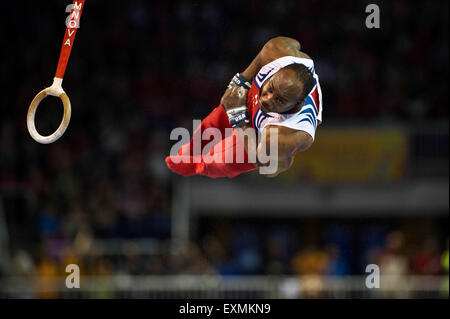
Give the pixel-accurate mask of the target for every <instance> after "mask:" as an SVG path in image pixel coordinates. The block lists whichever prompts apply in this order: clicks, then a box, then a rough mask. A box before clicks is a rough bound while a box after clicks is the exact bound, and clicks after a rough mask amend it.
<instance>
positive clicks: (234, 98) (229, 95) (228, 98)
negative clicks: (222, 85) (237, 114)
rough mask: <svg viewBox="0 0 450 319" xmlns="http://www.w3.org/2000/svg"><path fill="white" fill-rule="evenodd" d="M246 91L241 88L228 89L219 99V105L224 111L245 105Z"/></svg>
mask: <svg viewBox="0 0 450 319" xmlns="http://www.w3.org/2000/svg"><path fill="white" fill-rule="evenodd" d="M247 96H248V90H247V89H246V88H244V87H242V86H232V87H229V88H228V89H227V90H226V91H225V94H224V95H223V96H222V98H221V99H220V104H221V105H222V107H223V108H224V109H225V111H228V110H231V109H233V108H236V107H239V106H245V105H246V104H247Z"/></svg>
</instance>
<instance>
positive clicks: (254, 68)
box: [241, 36, 310, 81]
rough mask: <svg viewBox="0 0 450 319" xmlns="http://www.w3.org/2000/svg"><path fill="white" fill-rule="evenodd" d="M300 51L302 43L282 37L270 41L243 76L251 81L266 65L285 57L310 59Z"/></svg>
mask: <svg viewBox="0 0 450 319" xmlns="http://www.w3.org/2000/svg"><path fill="white" fill-rule="evenodd" d="M300 49H301V46H300V43H299V42H298V41H297V40H295V39H292V38H288V37H281V36H280V37H276V38H273V39H270V40H269V41H267V42H266V44H264V46H263V48H262V49H261V51H260V52H259V53H258V55H257V56H256V57H255V58H254V59H253V61H252V63H250V65H249V66H248V68H247V69H245V71H244V72H242V73H241V75H242V76H243V77H244V78H246V79H248V80H250V81H251V79H253V78H254V77H255V76H256V74H258V72H259V70H260V69H261V68H262V67H263V66H264V65H266V64H267V63H270V62H272V61H274V60H276V59H279V58H281V57H284V56H295V57H300V58H308V59H310V57H309V56H308V55H307V54H305V53H303V52H301V51H300Z"/></svg>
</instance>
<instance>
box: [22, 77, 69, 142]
mask: <svg viewBox="0 0 450 319" xmlns="http://www.w3.org/2000/svg"><path fill="white" fill-rule="evenodd" d="M61 83H62V79H60V78H56V77H55V78H54V79H53V84H52V86H50V87H48V88H45V89H43V90H42V91H41V92H39V93H38V94H37V95H36V96H35V97H34V99H33V101H32V102H31V104H30V107H29V108H28V114H27V127H28V131H29V132H30V135H31V137H32V138H33V139H34V140H35V141H36V142H38V143H41V144H50V143H53V142H54V141H56V140H57V139H59V138H60V137H61V136H62V135H63V134H64V132H65V131H66V129H67V127H68V126H69V122H70V116H71V114H72V108H71V105H70V99H69V96H67V94H66V93H65V92H64V90H63V89H62V86H61ZM49 95H52V96H56V97H59V98H60V99H61V101H62V102H63V105H64V115H63V118H62V120H61V124H59V127H58V128H57V129H56V131H55V132H54V133H53V134H51V135H47V136H42V135H41V134H39V133H38V132H37V130H36V126H35V115H36V110H37V108H38V106H39V103H41V102H42V100H43V99H45V98H46V97H47V96H49Z"/></svg>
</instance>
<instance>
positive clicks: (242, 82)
mask: <svg viewBox="0 0 450 319" xmlns="http://www.w3.org/2000/svg"><path fill="white" fill-rule="evenodd" d="M233 86H242V87H243V88H245V89H247V90H250V88H251V87H252V84H251V83H250V82H249V81H248V80H247V79H246V78H244V77H243V76H242V75H241V74H240V73H236V74H235V75H234V76H233V78H232V79H231V81H230V83H229V84H228V88H231V87H233Z"/></svg>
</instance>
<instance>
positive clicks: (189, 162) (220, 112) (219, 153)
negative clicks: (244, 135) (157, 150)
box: [166, 103, 256, 178]
mask: <svg viewBox="0 0 450 319" xmlns="http://www.w3.org/2000/svg"><path fill="white" fill-rule="evenodd" d="M248 104H249V103H247V105H248ZM250 105H251V104H250ZM251 109H252V108H250V107H247V111H248V113H249V115H250V118H252V113H253V112H251V111H252V110H251ZM207 128H216V129H218V130H219V131H220V133H221V137H222V140H220V142H217V143H216V144H214V146H213V145H210V144H209V143H211V142H213V141H214V138H213V137H211V138H210V139H206V140H204V139H202V138H201V137H202V136H201V135H202V134H203V132H205V130H206V129H207ZM226 128H228V129H227V131H228V136H227V135H226V130H225V129H226ZM230 131H231V126H230V124H229V121H228V115H227V113H226V112H225V110H224V109H223V107H222V105H219V106H218V107H216V108H215V109H214V110H213V111H212V112H211V113H210V114H209V115H208V116H207V117H206V118H205V119H203V120H202V121H201V123H200V125H199V127H197V129H196V130H195V132H194V134H193V136H192V139H191V141H190V142H189V143H187V144H184V145H183V146H181V147H180V149H179V150H178V154H177V155H175V156H168V157H166V163H167V166H168V167H169V168H170V169H171V170H172V171H174V172H175V173H178V174H180V175H184V176H192V175H204V176H208V177H211V178H217V177H228V178H233V177H235V176H237V175H239V174H242V173H246V172H249V171H251V170H254V169H256V166H255V164H253V163H248V156H247V153H246V151H245V149H244V145H243V143H242V140H241V138H240V136H239V134H238V132H237V131H236V130H235V129H233V130H232V132H233V134H232V135H231V134H230ZM194 140H196V142H195V144H197V145H194ZM216 140H217V139H216ZM198 144H200V145H201V147H198ZM195 146H197V147H196V149H195V150H194V147H195ZM205 146H206V147H208V148H209V147H211V150H210V151H209V152H207V153H206V152H205V151H204V152H203V155H202V150H204V147H205ZM212 146H213V147H212ZM225 154H233V160H232V161H231V163H229V162H230V161H225ZM236 154H244V156H243V161H242V160H241V161H238V160H236V158H237V157H236ZM229 157H230V155H228V158H229Z"/></svg>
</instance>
